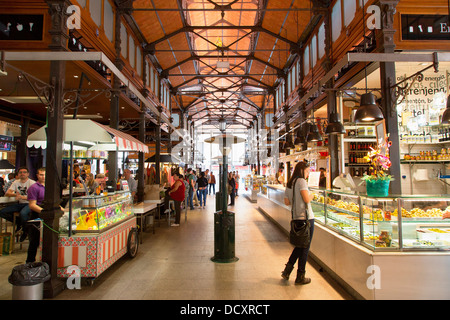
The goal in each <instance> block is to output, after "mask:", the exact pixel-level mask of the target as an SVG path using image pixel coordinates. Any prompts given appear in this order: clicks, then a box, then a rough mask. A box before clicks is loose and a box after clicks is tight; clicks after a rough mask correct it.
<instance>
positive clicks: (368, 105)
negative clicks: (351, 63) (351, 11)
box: [355, 8, 384, 123]
mask: <svg viewBox="0 0 450 320" xmlns="http://www.w3.org/2000/svg"><path fill="white" fill-rule="evenodd" d="M365 23H366V15H365V10H364V8H363V32H364V33H363V40H362V41H363V42H362V44H363V45H364V52H366V41H365V38H366V24H365ZM364 78H365V82H366V93H364V94H363V95H361V102H360V104H359V107H358V110H357V111H356V114H355V122H356V123H358V122H368V121H380V120H383V119H384V116H383V113H382V112H381V109H380V108H379V107H378V105H377V102H376V100H377V99H376V97H375V95H374V94H373V93H372V92H368V91H367V63H364Z"/></svg>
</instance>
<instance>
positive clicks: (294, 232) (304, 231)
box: [289, 180, 311, 248]
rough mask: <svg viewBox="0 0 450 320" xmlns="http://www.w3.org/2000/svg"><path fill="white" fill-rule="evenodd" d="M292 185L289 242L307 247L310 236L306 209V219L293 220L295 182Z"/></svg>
mask: <svg viewBox="0 0 450 320" xmlns="http://www.w3.org/2000/svg"><path fill="white" fill-rule="evenodd" d="M296 182H297V180H295V181H294V185H293V187H292V189H293V192H292V209H291V214H292V220H291V230H290V232H289V242H290V243H291V244H292V245H294V246H296V247H298V248H308V247H309V244H310V241H311V236H310V223H309V220H308V210H307V209H306V220H294V205H295V183H296Z"/></svg>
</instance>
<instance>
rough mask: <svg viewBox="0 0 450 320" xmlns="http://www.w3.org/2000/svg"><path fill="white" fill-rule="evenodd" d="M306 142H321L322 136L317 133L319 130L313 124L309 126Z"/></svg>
mask: <svg viewBox="0 0 450 320" xmlns="http://www.w3.org/2000/svg"><path fill="white" fill-rule="evenodd" d="M306 141H308V142H311V141H323V138H322V136H321V135H320V133H319V128H318V127H317V125H316V124H315V123H314V124H312V125H310V127H309V133H308V135H307V136H306Z"/></svg>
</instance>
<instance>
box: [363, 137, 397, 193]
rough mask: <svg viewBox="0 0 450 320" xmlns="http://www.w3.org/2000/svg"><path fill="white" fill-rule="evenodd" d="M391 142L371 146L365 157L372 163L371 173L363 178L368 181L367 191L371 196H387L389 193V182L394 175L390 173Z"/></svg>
mask: <svg viewBox="0 0 450 320" xmlns="http://www.w3.org/2000/svg"><path fill="white" fill-rule="evenodd" d="M391 144H392V143H391V142H387V141H386V142H385V143H384V144H379V145H378V146H377V147H376V149H374V148H370V149H371V151H369V153H368V154H367V156H365V157H364V159H365V160H366V161H367V162H369V163H370V167H369V174H366V175H364V177H363V178H362V179H363V180H364V181H365V182H366V192H367V195H368V196H369V197H387V196H388V195H389V183H390V182H391V180H393V177H392V176H391V175H390V174H388V171H389V168H390V167H391V160H390V159H389V147H390V146H391Z"/></svg>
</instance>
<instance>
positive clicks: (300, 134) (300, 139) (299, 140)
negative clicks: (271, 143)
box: [294, 126, 306, 146]
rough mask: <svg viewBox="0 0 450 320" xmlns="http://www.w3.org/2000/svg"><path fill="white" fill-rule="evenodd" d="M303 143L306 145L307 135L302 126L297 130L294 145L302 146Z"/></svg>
mask: <svg viewBox="0 0 450 320" xmlns="http://www.w3.org/2000/svg"><path fill="white" fill-rule="evenodd" d="M303 143H306V139H305V134H304V130H303V126H300V127H299V128H298V129H297V132H296V136H295V140H294V144H295V145H296V146H298V145H301V144H303Z"/></svg>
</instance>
